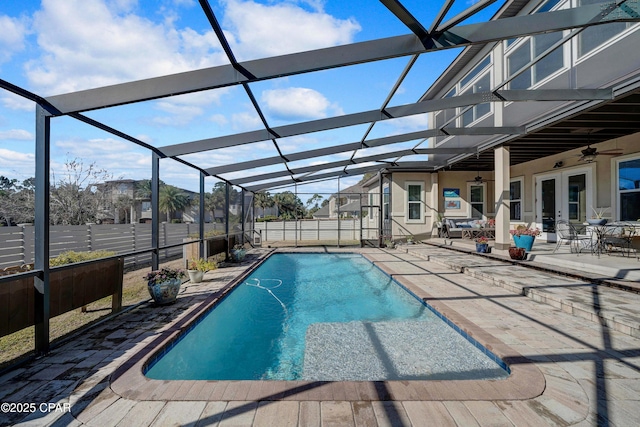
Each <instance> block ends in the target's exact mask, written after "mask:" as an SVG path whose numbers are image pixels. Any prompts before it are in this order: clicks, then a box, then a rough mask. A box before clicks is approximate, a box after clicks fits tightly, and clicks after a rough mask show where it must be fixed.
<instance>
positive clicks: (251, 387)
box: [110, 249, 545, 401]
mask: <svg viewBox="0 0 640 427" xmlns="http://www.w3.org/2000/svg"><path fill="white" fill-rule="evenodd" d="M277 252H289V253H291V252H298V251H292V250H291V249H287V250H282V251H272V252H270V253H269V254H268V255H266V256H265V257H262V258H261V259H260V260H258V261H256V262H255V263H254V264H253V265H251V266H250V267H249V268H248V269H247V270H245V271H244V272H242V273H240V274H239V275H238V276H237V277H236V278H235V279H233V280H232V281H230V282H229V283H227V284H226V285H225V286H224V287H223V288H222V289H221V290H220V291H219V292H216V293H215V294H213V295H211V296H210V297H208V298H207V299H205V300H204V301H202V302H200V303H197V304H194V305H193V306H192V307H191V308H189V309H188V313H187V314H185V316H183V317H182V318H180V319H177V320H175V321H173V322H172V323H171V324H168V325H166V326H165V327H164V328H163V329H161V330H160V331H159V332H158V336H157V337H156V338H155V339H154V340H153V341H152V342H151V343H149V344H147V345H146V346H145V347H144V348H143V349H141V350H140V351H138V352H137V353H136V354H135V355H133V356H132V357H131V358H130V359H129V360H127V361H126V362H124V364H123V365H121V366H120V367H119V368H118V369H116V371H115V372H114V373H113V374H112V376H111V378H110V386H111V389H112V390H113V391H114V392H115V393H116V394H118V395H120V396H122V397H124V398H127V399H133V400H138V401H167V400H172V401H180V400H191V401H220V400H222V401H226V400H234V401H257V400H294V401H334V400H343V401H385V400H407V401H411V400H414V401H444V400H526V399H532V398H535V397H537V396H539V395H540V394H542V392H543V391H544V388H545V380H544V376H543V375H542V373H541V372H540V370H539V369H538V368H537V367H536V366H535V365H534V364H533V362H531V361H529V360H527V359H526V358H524V357H523V356H521V355H520V354H518V353H517V352H516V351H515V350H513V349H511V348H510V347H508V346H507V345H506V344H504V343H502V342H500V341H499V340H497V339H496V338H494V337H492V336H491V335H489V334H488V333H486V332H485V331H484V330H482V329H480V328H479V327H478V326H477V325H475V324H473V323H472V322H470V321H469V320H467V319H466V318H464V316H461V315H460V314H458V313H457V312H455V311H453V310H451V309H450V308H449V307H447V306H446V304H444V303H441V302H439V301H437V297H432V296H430V295H426V294H425V292H424V291H421V290H420V289H419V288H417V287H416V286H414V285H412V284H411V283H407V282H406V281H402V280H398V277H394V276H398V275H400V274H401V273H399V272H395V271H389V270H388V269H386V268H381V270H383V271H384V272H385V273H386V274H388V275H390V276H391V277H392V278H393V279H394V280H396V281H397V282H398V283H400V284H401V285H402V286H404V287H406V288H407V289H409V290H410V291H411V292H413V293H414V294H416V295H417V296H418V297H419V298H421V299H423V300H424V299H425V298H427V299H429V304H430V305H431V307H433V308H434V309H435V310H437V311H438V312H440V313H441V314H442V315H444V316H446V317H447V318H448V319H449V320H450V321H452V322H453V323H454V324H456V325H457V326H458V327H459V328H460V329H461V330H463V331H465V333H466V334H468V335H469V336H471V337H473V338H474V339H475V340H477V341H478V342H479V343H481V344H482V345H483V346H484V347H486V348H487V349H489V350H490V351H491V352H492V353H493V354H495V355H496V356H498V357H499V358H500V359H502V360H503V361H504V362H505V363H506V364H507V365H508V366H509V368H510V370H511V375H510V376H509V377H508V378H506V379H502V380H411V381H273V380H238V381H222V380H221V381H217V380H152V379H149V378H147V377H146V376H145V375H144V368H145V366H147V365H148V364H149V363H150V362H151V361H152V360H153V359H154V358H155V357H157V355H158V353H159V352H161V351H163V350H164V349H165V348H166V347H167V346H168V345H170V343H171V341H172V340H175V339H177V338H178V337H179V336H180V335H181V334H183V333H185V331H186V330H187V329H189V328H190V327H193V324H194V322H195V321H196V320H197V319H198V318H200V317H201V316H202V315H203V314H204V313H205V312H207V311H208V310H210V309H211V308H212V307H213V306H214V305H215V304H217V302H218V301H220V300H221V299H222V298H223V297H224V296H225V295H226V294H228V292H230V291H231V290H232V289H233V288H234V287H235V286H237V285H238V284H239V283H241V281H242V280H243V278H244V277H246V276H247V275H248V274H250V273H251V272H252V271H253V270H254V269H255V268H257V266H258V265H259V264H261V263H262V262H263V261H264V260H266V259H267V258H268V257H269V256H270V255H271V254H273V253H277ZM300 252H305V253H309V252H310V251H308V250H307V251H300ZM313 252H318V251H317V250H315V251H313ZM330 252H333V253H359V254H362V255H363V256H365V258H367V259H368V260H369V261H370V262H372V263H373V264H374V265H376V266H378V267H379V268H380V265H379V262H380V261H377V260H375V259H372V258H370V257H368V256H367V253H384V252H383V251H381V250H379V249H373V250H372V249H363V250H354V249H349V250H330Z"/></svg>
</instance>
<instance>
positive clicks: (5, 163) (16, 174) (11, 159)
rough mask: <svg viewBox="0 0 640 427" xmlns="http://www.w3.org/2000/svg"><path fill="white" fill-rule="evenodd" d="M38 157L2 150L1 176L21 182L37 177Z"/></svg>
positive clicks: (0, 159)
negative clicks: (36, 165)
mask: <svg viewBox="0 0 640 427" xmlns="http://www.w3.org/2000/svg"><path fill="white" fill-rule="evenodd" d="M35 164H36V156H35V155H34V154H32V153H21V152H19V151H15V150H10V149H6V148H0V175H2V176H6V177H9V178H16V179H18V180H19V181H22V180H25V179H27V178H30V177H32V176H34V175H35Z"/></svg>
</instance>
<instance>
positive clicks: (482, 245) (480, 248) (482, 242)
mask: <svg viewBox="0 0 640 427" xmlns="http://www.w3.org/2000/svg"><path fill="white" fill-rule="evenodd" d="M476 252H480V253H483V254H486V253H487V252H489V239H487V238H486V237H484V236H481V237H478V238H477V239H476Z"/></svg>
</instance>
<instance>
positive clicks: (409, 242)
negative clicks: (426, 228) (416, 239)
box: [407, 236, 413, 245]
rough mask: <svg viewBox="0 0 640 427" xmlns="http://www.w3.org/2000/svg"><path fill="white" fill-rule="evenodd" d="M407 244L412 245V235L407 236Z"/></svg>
mask: <svg viewBox="0 0 640 427" xmlns="http://www.w3.org/2000/svg"><path fill="white" fill-rule="evenodd" d="M407 245H413V236H407Z"/></svg>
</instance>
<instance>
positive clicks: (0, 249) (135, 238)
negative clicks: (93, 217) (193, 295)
mask: <svg viewBox="0 0 640 427" xmlns="http://www.w3.org/2000/svg"><path fill="white" fill-rule="evenodd" d="M198 227H199V224H169V223H163V224H160V246H161V247H162V246H170V245H174V244H178V243H182V241H183V239H186V238H187V237H188V236H189V235H193V236H197V235H198ZM214 229H217V230H219V231H221V232H224V224H205V233H206V232H207V231H211V230H214ZM50 235H51V237H50V241H51V243H50V250H51V256H52V257H55V256H57V255H59V254H61V253H62V252H66V251H76V252H85V251H98V250H108V251H115V252H116V253H118V254H126V253H131V252H135V251H141V250H145V249H151V224H100V225H98V224H91V225H53V226H51V228H50ZM33 253H34V227H33V226H17V227H0V269H2V268H5V267H11V266H16V265H21V264H29V263H32V262H33ZM181 254H182V247H180V246H178V247H173V248H170V249H164V250H161V251H160V258H161V259H163V258H169V257H172V256H177V255H181ZM150 261H151V254H150V253H145V254H141V255H136V256H130V257H127V258H126V261H125V268H126V267H129V266H132V265H134V264H143V263H148V262H150Z"/></svg>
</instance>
